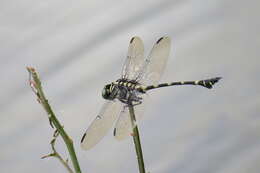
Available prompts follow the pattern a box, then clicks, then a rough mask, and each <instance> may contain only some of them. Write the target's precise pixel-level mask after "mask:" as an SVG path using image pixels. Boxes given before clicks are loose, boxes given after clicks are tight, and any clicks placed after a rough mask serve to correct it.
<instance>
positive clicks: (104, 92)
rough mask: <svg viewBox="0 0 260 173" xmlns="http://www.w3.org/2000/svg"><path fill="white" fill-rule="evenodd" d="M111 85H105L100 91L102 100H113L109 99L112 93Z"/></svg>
mask: <svg viewBox="0 0 260 173" xmlns="http://www.w3.org/2000/svg"><path fill="white" fill-rule="evenodd" d="M111 88H112V85H111V84H107V85H105V87H104V88H103V90H102V97H103V98H104V99H107V100H113V98H111V93H112V89H111Z"/></svg>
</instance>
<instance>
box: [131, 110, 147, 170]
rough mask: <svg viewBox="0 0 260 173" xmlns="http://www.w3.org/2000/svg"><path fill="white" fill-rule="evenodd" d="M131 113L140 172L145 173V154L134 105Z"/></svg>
mask: <svg viewBox="0 0 260 173" xmlns="http://www.w3.org/2000/svg"><path fill="white" fill-rule="evenodd" d="M129 113H130V117H131V122H132V126H133V127H134V128H133V140H134V144H135V151H136V155H137V160H138V166H139V172H140V173H145V166H144V158H143V152H142V147H141V142H140V137H139V131H138V127H137V124H136V119H135V113H134V107H133V105H129Z"/></svg>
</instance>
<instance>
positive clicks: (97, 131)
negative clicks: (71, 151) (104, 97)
mask: <svg viewBox="0 0 260 173" xmlns="http://www.w3.org/2000/svg"><path fill="white" fill-rule="evenodd" d="M122 106H123V104H122V103H121V102H119V101H107V102H105V103H104V105H103V107H102V108H101V111H100V113H99V115H98V116H97V117H96V118H95V120H94V121H93V122H92V123H91V124H90V126H89V127H88V129H87V131H86V133H85V134H84V135H83V137H82V139H81V147H82V149H85V150H88V149H90V148H92V147H93V146H95V145H96V144H97V143H98V142H99V141H100V140H101V139H102V138H103V137H104V136H105V135H106V134H107V132H108V131H109V129H111V127H112V126H113V123H114V122H115V121H116V119H117V117H118V114H119V112H120V110H121V109H122Z"/></svg>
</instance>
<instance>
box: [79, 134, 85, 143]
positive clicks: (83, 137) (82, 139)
mask: <svg viewBox="0 0 260 173" xmlns="http://www.w3.org/2000/svg"><path fill="white" fill-rule="evenodd" d="M85 137H86V133H84V135H83V136H82V138H81V141H80V143H82V142H83V141H84V139H85Z"/></svg>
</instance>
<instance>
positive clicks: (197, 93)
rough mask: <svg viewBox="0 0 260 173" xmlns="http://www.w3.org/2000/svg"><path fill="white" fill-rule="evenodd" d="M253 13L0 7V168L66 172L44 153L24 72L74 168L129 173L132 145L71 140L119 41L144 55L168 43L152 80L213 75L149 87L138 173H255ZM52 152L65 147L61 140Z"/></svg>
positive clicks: (112, 72) (85, 119) (139, 4)
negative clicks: (160, 70)
mask: <svg viewBox="0 0 260 173" xmlns="http://www.w3.org/2000/svg"><path fill="white" fill-rule="evenodd" d="M259 6H260V3H259V2H258V1H256V0H255V1H253V0H251V1H244V0H162V1H158V0H153V1H151V0H150V1H148V0H147V1H138V0H131V1H126V0H125V1H122V0H117V1H107V0H98V1H97V0H96V1H94V0H93V1H88V0H76V1H75V0H74V1H71V0H66V1H65V0H44V1H43V0H41V1H40V0H23V1H18V0H2V1H0V43H1V45H0V61H1V64H0V65H1V66H0V67H1V68H0V74H1V90H0V122H1V126H0V137H1V140H0V148H1V149H0V169H1V173H9V172H27V173H32V172H42V173H45V172H66V170H65V169H64V168H63V166H62V165H61V164H60V163H59V162H58V161H57V160H55V159H46V160H41V159H40V157H41V156H43V155H45V154H48V153H49V152H50V151H51V150H50V146H49V141H50V139H51V135H52V129H50V127H49V124H48V120H47V116H46V114H45V112H44V111H43V109H42V108H41V106H40V105H39V104H38V103H37V101H36V98H35V96H34V95H33V94H32V92H31V90H30V88H29V86H28V83H27V80H28V73H27V71H26V69H25V67H26V66H33V67H35V68H36V69H37V70H38V71H39V73H40V75H41V79H42V82H43V87H44V90H45V92H46V95H47V96H48V99H49V100H50V103H51V105H52V106H53V108H54V110H55V112H56V113H57V115H58V118H59V119H60V121H61V122H62V123H63V125H65V129H66V130H67V131H68V132H69V134H70V135H71V137H72V138H73V139H74V142H75V148H76V151H77V154H78V157H79V160H80V163H81V166H82V172H95V173H101V172H113V173H117V172H125V173H132V172H138V168H137V161H136V159H135V151H134V146H133V144H132V139H131V138H128V139H127V140H125V141H123V142H117V141H116V140H115V139H114V138H113V137H112V131H111V132H110V133H109V134H108V135H107V136H106V137H105V138H104V139H103V140H102V141H101V142H100V143H99V144H98V145H97V146H96V147H95V148H93V149H92V150H90V151H82V150H81V148H80V146H79V141H80V139H81V136H82V134H83V133H84V131H85V129H86V128H87V126H88V125H89V124H90V122H91V121H92V120H93V119H94V117H95V116H96V114H97V113H98V111H99V109H100V107H101V105H102V103H103V100H102V98H101V89H102V87H103V86H104V84H106V83H108V82H111V81H113V80H116V79H117V78H118V77H120V71H121V67H122V64H123V62H124V60H125V57H126V52H127V47H128V43H129V40H130V38H131V37H132V36H135V35H138V36H140V37H141V38H142V39H143V40H144V43H145V48H146V54H147V53H148V52H149V50H150V49H151V47H152V45H153V44H154V42H155V41H156V40H157V39H158V38H159V37H161V36H164V35H167V36H170V37H171V38H172V47H171V48H172V50H171V54H170V58H169V62H168V65H167V69H166V71H165V75H164V76H163V79H162V81H177V80H193V79H194V80H196V79H202V78H208V77H215V76H222V77H223V80H222V81H221V82H220V83H218V84H217V85H216V86H215V88H214V89H213V90H207V89H204V88H200V87H188V86H185V87H172V88H164V89H161V90H157V91H155V90H154V91H153V92H152V93H151V94H150V98H151V102H150V105H149V106H148V109H147V110H146V115H145V117H146V118H145V120H144V121H142V123H141V124H140V131H141V132H140V133H141V137H142V145H143V151H144V158H145V163H146V167H147V170H148V171H150V172H152V173H155V172H164V173H172V172H174V173H209V172H210V173H259V169H260V165H259V162H260V118H259V110H260V109H259V104H260V100H259V96H260V94H259V93H260V89H259V86H258V85H259V84H260V78H259V76H258V73H259V46H260V40H259V29H260V22H259V21H260V20H259V14H260V13H259ZM57 148H58V150H59V151H63V150H64V145H63V144H62V142H61V141H59V142H58V144H57Z"/></svg>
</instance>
